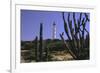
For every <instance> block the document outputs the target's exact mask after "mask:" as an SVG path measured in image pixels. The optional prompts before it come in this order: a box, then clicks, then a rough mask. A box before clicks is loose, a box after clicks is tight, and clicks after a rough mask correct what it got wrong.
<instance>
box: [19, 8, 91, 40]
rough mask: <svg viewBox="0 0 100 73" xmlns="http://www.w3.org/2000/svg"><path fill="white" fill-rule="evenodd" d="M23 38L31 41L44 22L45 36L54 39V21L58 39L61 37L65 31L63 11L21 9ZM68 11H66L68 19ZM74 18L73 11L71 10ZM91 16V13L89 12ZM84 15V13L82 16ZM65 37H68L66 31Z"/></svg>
mask: <svg viewBox="0 0 100 73" xmlns="http://www.w3.org/2000/svg"><path fill="white" fill-rule="evenodd" d="M20 14H21V40H23V41H30V40H34V39H35V37H36V36H39V30H40V23H43V38H44V39H52V27H53V23H55V24H56V29H57V31H56V32H57V33H56V36H57V39H60V36H59V34H60V33H62V32H64V23H63V19H62V12H56V11H37V10H21V13H20ZM67 14H68V12H65V18H66V19H67ZM70 14H71V16H70V19H72V12H70ZM75 14H76V19H78V18H79V14H80V13H79V12H75ZM87 15H88V16H89V18H90V14H89V13H87ZM82 17H84V15H83V16H82ZM89 26H90V24H89V22H87V26H86V29H87V30H88V31H89ZM64 38H65V39H67V36H66V34H65V33H64Z"/></svg>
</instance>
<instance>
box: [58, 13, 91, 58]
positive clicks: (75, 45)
mask: <svg viewBox="0 0 100 73" xmlns="http://www.w3.org/2000/svg"><path fill="white" fill-rule="evenodd" d="M82 15H83V14H82V13H80V16H79V19H76V18H75V13H73V19H70V13H68V17H67V21H65V17H64V12H63V13H62V17H63V21H64V30H65V33H66V35H67V37H68V40H69V41H70V42H65V40H64V38H63V36H62V35H61V34H60V37H61V39H62V40H63V41H64V43H65V45H66V48H67V49H68V50H69V53H70V54H71V55H72V56H73V58H74V59H81V58H83V56H82V55H81V53H82V50H84V48H85V46H86V45H85V43H86V40H87V39H88V38H89V37H88V38H87V39H85V32H87V34H88V36H89V32H88V31H87V29H86V23H87V21H89V18H88V15H87V14H86V13H84V15H85V17H84V18H83V17H82ZM72 21H73V23H74V25H73V26H72ZM88 40H89V39H88ZM66 43H67V44H68V45H67V44H66ZM87 43H89V42H87ZM87 48H88V47H87Z"/></svg>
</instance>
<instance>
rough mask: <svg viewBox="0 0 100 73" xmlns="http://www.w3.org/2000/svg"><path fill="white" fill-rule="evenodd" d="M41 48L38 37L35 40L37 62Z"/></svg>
mask: <svg viewBox="0 0 100 73" xmlns="http://www.w3.org/2000/svg"><path fill="white" fill-rule="evenodd" d="M38 50H39V48H38V37H37V36H36V38H35V60H36V62H38V61H39V52H38Z"/></svg>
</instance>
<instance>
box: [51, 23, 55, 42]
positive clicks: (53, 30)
mask: <svg viewBox="0 0 100 73" xmlns="http://www.w3.org/2000/svg"><path fill="white" fill-rule="evenodd" d="M52 39H53V40H54V39H56V24H55V23H53V28H52Z"/></svg>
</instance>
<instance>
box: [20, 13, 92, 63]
mask: <svg viewBox="0 0 100 73" xmlns="http://www.w3.org/2000/svg"><path fill="white" fill-rule="evenodd" d="M61 14H62V20H63V24H62V27H63V28H64V31H63V32H62V33H59V36H60V38H61V39H53V40H52V39H43V33H44V32H43V26H44V24H43V23H40V28H39V29H40V30H39V37H38V35H37V36H35V39H33V40H32V41H22V40H21V62H22V63H28V62H49V61H68V60H89V58H90V56H89V50H90V49H89V41H90V38H89V31H88V30H87V29H86V23H87V22H89V21H90V19H89V17H88V15H87V13H79V18H78V19H76V14H75V12H73V13H71V14H72V17H71V14H70V12H69V13H68V14H67V17H65V15H64V14H65V13H64V12H62V13H61ZM59 30H60V29H59ZM64 33H65V34H64ZM64 35H66V37H67V39H65V38H64V37H63V36H64Z"/></svg>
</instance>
